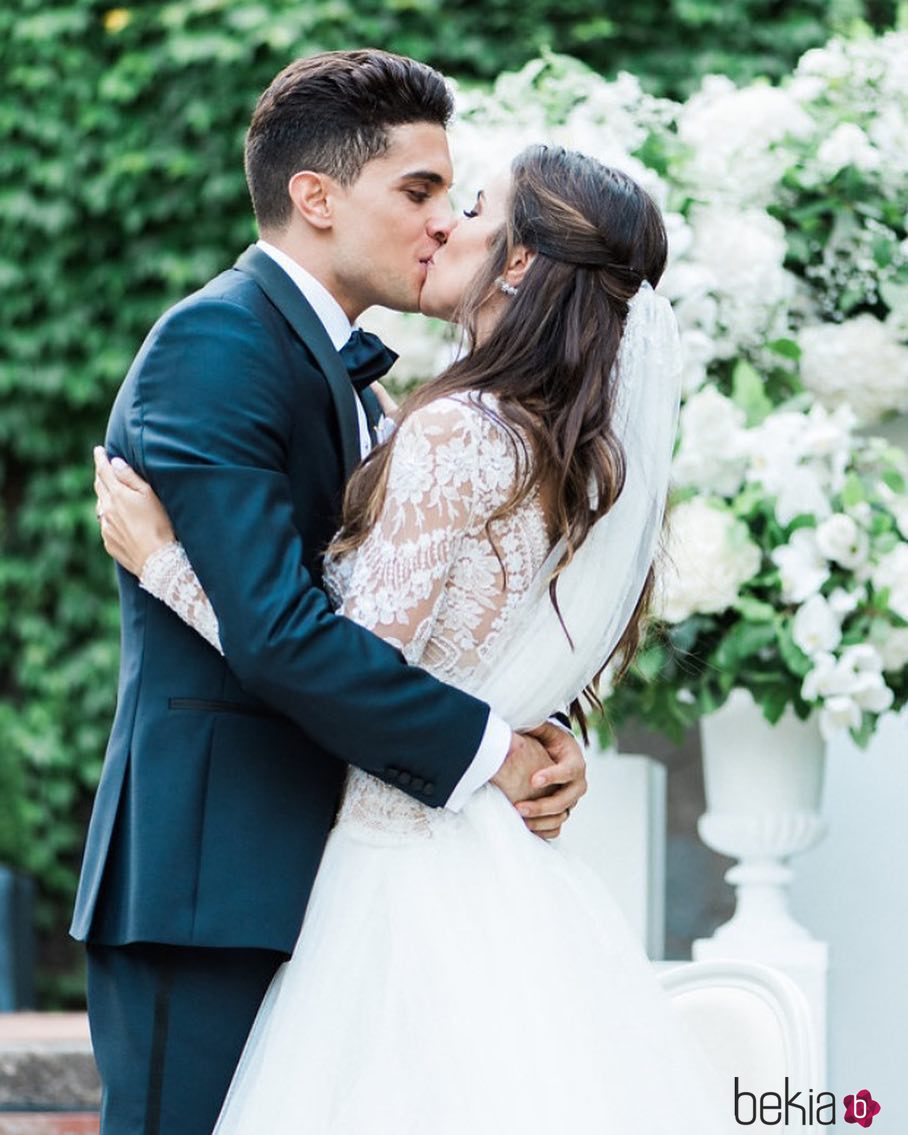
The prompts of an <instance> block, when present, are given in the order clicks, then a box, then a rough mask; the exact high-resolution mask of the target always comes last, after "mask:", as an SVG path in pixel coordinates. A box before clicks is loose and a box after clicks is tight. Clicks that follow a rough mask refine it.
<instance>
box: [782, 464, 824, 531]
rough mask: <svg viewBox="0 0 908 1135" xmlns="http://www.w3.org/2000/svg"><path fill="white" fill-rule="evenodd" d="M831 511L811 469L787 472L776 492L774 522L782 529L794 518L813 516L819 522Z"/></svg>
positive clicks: (798, 467) (819, 481)
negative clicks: (776, 521)
mask: <svg viewBox="0 0 908 1135" xmlns="http://www.w3.org/2000/svg"><path fill="white" fill-rule="evenodd" d="M831 509H832V506H831V504H830V503H829V495H828V493H827V492H826V491H825V490H824V488H823V484H822V482H821V480H820V478H819V477H818V476H817V474H816V473H815V472H814V471H813V469H807V468H805V467H804V466H802V465H799V466H795V467H794V468H793V469H789V470H788V471H787V475H786V476H785V477H784V478H783V479H782V483H781V485H780V486H779V488H778V489H777V491H776V505H775V514H776V520H778V522H779V523H780V524H781V525H782V526H783V527H784V526H785V525H787V524H791V522H792V521H793V520H794V518H795V517H796V516H802V515H807V516H814V517H816V518H817V520H820V519H821V518H822V517H824V516H828V515H829V513H830V511H831Z"/></svg>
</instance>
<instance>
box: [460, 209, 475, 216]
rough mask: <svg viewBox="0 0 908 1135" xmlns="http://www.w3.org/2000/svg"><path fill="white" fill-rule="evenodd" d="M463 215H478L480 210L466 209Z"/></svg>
mask: <svg viewBox="0 0 908 1135" xmlns="http://www.w3.org/2000/svg"><path fill="white" fill-rule="evenodd" d="M463 215H464V216H465V217H478V216H479V211H478V210H477V209H464V211H463Z"/></svg>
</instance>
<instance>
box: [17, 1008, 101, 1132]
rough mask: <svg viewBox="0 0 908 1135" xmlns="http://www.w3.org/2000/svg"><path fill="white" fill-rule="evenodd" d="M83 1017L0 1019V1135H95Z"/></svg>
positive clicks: (94, 1091) (93, 1077)
mask: <svg viewBox="0 0 908 1135" xmlns="http://www.w3.org/2000/svg"><path fill="white" fill-rule="evenodd" d="M98 1098H99V1089H98V1082H97V1072H96V1071H95V1067H94V1061H93V1059H92V1056H91V1040H90V1037H89V1032H88V1020H87V1018H86V1017H85V1014H84V1013H0V1135H98V1115H97V1110H96V1109H97V1106H98Z"/></svg>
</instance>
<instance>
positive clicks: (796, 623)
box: [791, 595, 842, 656]
mask: <svg viewBox="0 0 908 1135" xmlns="http://www.w3.org/2000/svg"><path fill="white" fill-rule="evenodd" d="M791 633H792V638H793V639H794V641H795V643H796V645H797V646H799V647H800V648H801V650H803V651H804V653H805V654H806V655H808V656H813V655H814V654H817V653H818V652H819V651H830V650H835V648H836V647H837V646H838V645H839V643H840V642H841V641H842V628H841V625H840V623H839V620H838V618H837V617H836V615H835V612H834V611H833V609H832V608H831V607H830V605H829V604H828V603H827V602H826V600H825V599H824V598H823V596H822V595H811V597H810V598H809V599H808V600H807V602H806V603H803V604H802V605H801V606H800V607H799V608H798V611H797V614H796V615H795V617H794V620H793V621H792V631H791Z"/></svg>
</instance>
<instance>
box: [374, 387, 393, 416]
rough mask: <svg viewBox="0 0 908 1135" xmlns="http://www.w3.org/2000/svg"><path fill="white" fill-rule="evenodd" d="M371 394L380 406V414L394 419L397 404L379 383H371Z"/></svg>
mask: <svg viewBox="0 0 908 1135" xmlns="http://www.w3.org/2000/svg"><path fill="white" fill-rule="evenodd" d="M370 389H371V390H372V393H373V394H374V395H375V397H376V398H377V399H378V404H379V405H380V406H381V412H382V413H383V414H384V415H385V416H386V417H389V418H394V416H395V414H396V413H397V410H398V409H399V407H398V404H397V402H396V400H395V399H394V397H393V396H392V395H391V394H389V393H388V391H387V390H385V388H384V387H383V386H382V384H381V383H380V382H373V383H372V385H371V388H370Z"/></svg>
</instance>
